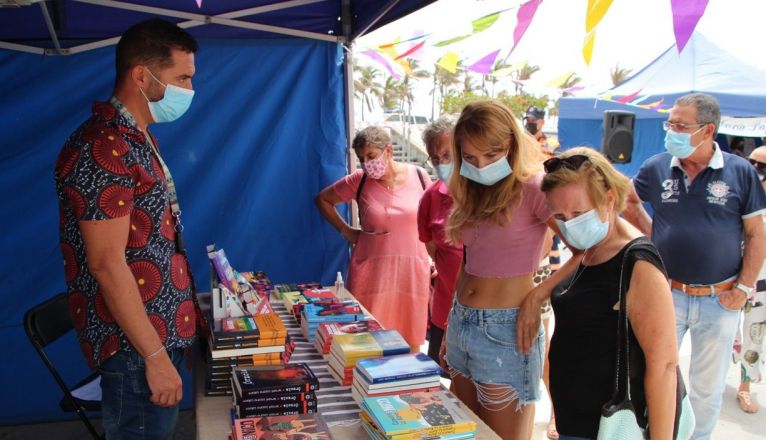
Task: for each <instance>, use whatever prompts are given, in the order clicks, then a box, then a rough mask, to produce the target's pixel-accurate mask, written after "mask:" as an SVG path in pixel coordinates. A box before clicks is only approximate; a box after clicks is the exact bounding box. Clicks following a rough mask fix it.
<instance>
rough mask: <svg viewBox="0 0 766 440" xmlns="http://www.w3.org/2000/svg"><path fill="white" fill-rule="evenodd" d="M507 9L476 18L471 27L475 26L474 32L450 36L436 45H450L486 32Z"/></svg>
mask: <svg viewBox="0 0 766 440" xmlns="http://www.w3.org/2000/svg"><path fill="white" fill-rule="evenodd" d="M505 11H507V9H506V10H503V11H498V12H495V13H492V14H489V15H485V16H483V17H481V18H477V19H476V20H474V21H472V22H471V27H472V28H473V32H471V33H470V34H467V35H461V36H459V37H455V38H450V39H449V40H444V41H440V42H438V43H436V44H434V46H436V47H444V46H448V45H450V44H453V43H457V42H458V41H463V40H465V39H466V38H468V37H471V36H473V35H476V34H478V33H479V32H484V31H486V30H487V29H489V28H490V27H492V25H493V24H495V22H496V21H497V19H498V18H500V13H502V12H505Z"/></svg>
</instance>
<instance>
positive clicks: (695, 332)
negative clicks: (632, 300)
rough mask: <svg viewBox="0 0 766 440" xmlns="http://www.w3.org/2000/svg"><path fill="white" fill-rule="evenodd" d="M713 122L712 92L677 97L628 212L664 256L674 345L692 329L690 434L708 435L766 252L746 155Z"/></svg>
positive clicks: (759, 201)
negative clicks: (729, 149) (724, 145)
mask: <svg viewBox="0 0 766 440" xmlns="http://www.w3.org/2000/svg"><path fill="white" fill-rule="evenodd" d="M719 120H720V109H719V106H718V102H717V101H716V100H715V98H713V97H712V96H709V95H706V94H703V93H692V94H690V95H686V96H683V97H681V98H679V99H678V100H677V101H676V102H675V104H674V106H673V108H672V109H671V111H670V116H669V117H668V120H667V121H666V122H665V123H664V128H665V130H666V131H667V133H666V136H665V148H666V149H667V152H666V153H660V154H657V155H655V156H652V157H651V158H649V159H648V160H647V161H646V162H645V163H644V164H643V165H642V166H641V169H640V170H639V171H638V174H637V175H636V176H635V177H634V179H633V186H634V188H635V191H634V192H633V194H632V195H631V196H630V197H629V200H628V201H629V203H628V205H629V206H628V210H627V211H626V212H625V218H626V219H627V220H629V221H630V222H631V223H633V224H634V225H636V226H637V227H638V228H639V229H641V230H642V232H643V233H644V234H646V235H647V236H650V237H651V238H652V240H653V241H654V243H655V245H656V246H657V249H659V251H660V254H661V255H662V259H663V260H664V262H665V265H666V268H667V271H668V276H669V277H670V284H671V289H672V292H673V302H674V304H675V312H676V332H677V337H678V344H679V346H680V344H681V341H682V339H683V336H684V334H685V333H686V331H687V330H688V331H689V333H690V334H691V338H692V354H691V368H690V372H689V390H690V391H689V394H690V398H691V403H692V407H693V408H694V415H695V416H696V419H697V426H696V428H695V431H694V435H693V436H692V438H693V439H709V438H710V436H711V434H712V432H713V428H714V427H715V424H716V421H717V420H718V415H719V413H720V410H721V398H722V396H723V391H724V388H725V379H726V373H727V371H728V368H729V364H730V353H731V346H732V343H733V341H734V335H735V333H736V330H737V323H738V319H739V311H740V309H741V308H742V306H743V305H744V304H745V301H746V300H747V298H748V296H749V295H750V294H751V292H752V291H753V288H754V286H755V282H756V278H757V276H758V272H759V270H760V267H761V265H762V264H763V260H764V257H766V232H765V231H764V226H763V222H762V220H761V215H760V214H761V213H763V212H764V211H766V195H765V194H764V191H763V189H762V188H761V185H760V181H759V179H758V175H757V174H756V172H755V170H754V169H753V168H752V167H751V166H750V164H749V163H748V162H747V160H745V159H743V158H741V157H737V156H734V155H732V154H729V153H724V152H722V151H721V149H720V147H719V146H718V145H717V144H716V143H715V142H714V139H715V135H716V132H717V130H718V123H719ZM641 201H644V202H647V203H649V204H651V206H652V208H653V210H654V214H653V216H652V218H649V216H648V215H647V213H646V211H644V209H643V207H642V206H641Z"/></svg>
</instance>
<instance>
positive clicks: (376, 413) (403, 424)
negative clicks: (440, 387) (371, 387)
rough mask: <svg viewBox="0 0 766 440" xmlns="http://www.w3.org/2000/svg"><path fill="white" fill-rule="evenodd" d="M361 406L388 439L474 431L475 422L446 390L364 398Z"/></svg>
mask: <svg viewBox="0 0 766 440" xmlns="http://www.w3.org/2000/svg"><path fill="white" fill-rule="evenodd" d="M362 407H363V409H364V411H365V412H367V413H368V414H369V415H370V417H371V419H372V420H373V421H374V423H375V426H377V427H378V428H379V429H380V430H381V431H382V432H384V433H385V434H386V435H387V436H393V435H402V434H410V433H420V434H428V435H445V434H455V433H464V432H472V431H474V432H475V431H476V422H474V421H473V420H472V419H471V418H469V417H468V416H467V415H466V413H465V411H463V409H462V408H460V406H459V403H458V402H457V398H456V397H455V396H454V395H452V394H451V393H449V392H448V391H437V392H435V393H428V392H418V393H410V394H400V395H398V396H376V397H365V398H364V399H363V400H362Z"/></svg>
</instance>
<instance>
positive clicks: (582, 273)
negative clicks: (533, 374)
mask: <svg viewBox="0 0 766 440" xmlns="http://www.w3.org/2000/svg"><path fill="white" fill-rule="evenodd" d="M631 245H634V246H633V248H632V249H631V250H630V252H629V254H628V256H627V259H626V261H625V268H624V273H623V285H624V286H625V287H624V290H623V292H625V291H626V290H627V288H628V286H630V277H631V275H632V273H633V266H634V264H635V262H636V261H637V260H644V261H648V262H650V263H652V264H653V265H654V266H656V267H657V268H658V269H660V270H661V271H662V273H663V274H665V268H664V265H663V263H662V259H661V258H660V255H659V252H658V251H657V249H656V248H655V247H654V245H653V244H652V243H651V241H649V239H648V238H646V237H639V238H636V239H634V240H632V241H631V242H630V243H628V244H627V245H625V247H623V248H622V249H621V250H620V252H618V253H617V255H615V256H614V257H612V258H611V259H609V260H608V261H606V262H604V263H601V264H597V265H594V266H582V265H580V266H579V267H578V269H577V270H576V271H575V273H574V274H573V276H572V277H570V279H568V280H566V281H564V282H562V283H561V284H560V285H559V286H558V287H557V288H556V289H555V290H554V292H553V295H552V296H551V303H552V305H553V312H554V314H555V317H556V327H555V330H554V332H553V337H552V338H551V349H550V354H549V361H550V383H551V390H550V392H551V397H552V400H553V407H554V410H555V413H556V426H557V429H558V431H559V432H560V433H561V434H564V435H570V436H578V437H588V438H594V439H595V438H596V436H597V435H598V423H599V418H600V417H601V407H602V406H603V405H604V404H605V403H607V402H608V401H609V400H610V399H611V398H612V394H613V392H614V379H615V377H614V376H615V374H614V373H615V362H616V356H617V320H618V318H617V317H618V309H617V308H616V307H615V306H617V307H619V304H618V302H619V291H618V285H619V280H620V266H621V265H622V260H623V255H624V254H625V251H626V250H627V249H628V247H630V246H631ZM575 277H576V279H575V281H574V283H573V284H572V285H571V286H570V280H571V279H572V278H575ZM567 288H568V290H567ZM630 355H631V359H630V364H629V365H630V377H631V381H630V390H631V397H632V400H633V405H634V406H635V409H636V415H637V416H638V418H639V424H640V425H641V426H642V427H645V426H646V423H647V419H646V398H645V395H644V370H645V361H644V354H643V352H642V351H641V347H640V346H639V345H638V341H637V340H636V338H635V336H634V335H633V330H632V328H631V329H630Z"/></svg>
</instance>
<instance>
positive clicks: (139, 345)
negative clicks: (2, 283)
mask: <svg viewBox="0 0 766 440" xmlns="http://www.w3.org/2000/svg"><path fill="white" fill-rule="evenodd" d="M197 50H198V46H197V42H196V41H195V40H194V38H193V37H192V36H191V35H190V34H189V33H188V32H186V31H185V30H183V29H181V28H179V27H178V26H176V25H175V24H173V23H170V22H167V21H164V20H160V19H152V20H148V21H144V22H141V23H138V24H136V25H134V26H133V27H131V28H130V29H128V30H127V31H125V33H124V34H123V35H122V37H121V38H120V42H119V43H118V44H117V55H116V58H117V63H116V65H117V72H116V74H117V79H116V81H115V87H114V91H113V93H112V97H111V99H109V102H97V103H95V104H94V105H93V114H92V115H91V116H90V117H89V118H88V120H87V121H85V123H83V124H82V125H81V126H80V128H78V129H77V130H76V131H75V132H74V133H73V134H72V135H71V136H70V137H69V139H68V140H67V142H66V143H65V144H64V147H63V148H62V149H61V153H60V154H59V157H58V161H57V163H56V168H55V172H54V174H55V180H56V190H57V193H58V198H59V204H60V208H61V223H60V235H61V251H62V253H63V256H64V265H65V275H66V281H67V291H68V292H69V307H70V314H71V316H72V322H73V324H74V328H75V330H76V331H77V336H78V340H79V342H80V347H81V348H82V351H83V353H84V354H85V357H86V359H87V361H88V364H89V365H90V366H91V367H93V368H95V367H98V369H99V372H100V373H101V389H102V400H101V408H102V412H101V414H102V416H103V426H104V430H105V431H106V437H107V438H120V439H133V438H141V439H171V438H173V433H174V430H175V424H176V419H177V417H178V403H179V402H180V401H181V398H182V387H181V376H180V375H179V367H180V365H181V361H182V359H183V356H184V349H185V348H187V347H189V346H190V345H191V344H192V342H194V338H195V335H196V329H197V327H196V322H197V321H196V318H197V317H198V314H197V307H196V298H195V294H194V290H193V289H194V286H193V283H192V280H191V273H190V271H189V263H188V261H187V258H186V251H185V249H184V246H183V240H182V239H181V236H180V234H181V233H180V232H179V231H181V223H180V214H181V210H180V208H179V205H178V200H177V197H176V192H175V188H174V185H173V179H172V177H171V175H170V170H169V169H168V168H167V167H166V166H165V162H164V161H163V160H162V156H161V155H160V150H159V146H158V144H157V140H156V139H155V138H154V136H152V134H151V133H150V131H149V125H150V124H154V123H163V122H171V121H173V120H175V119H177V118H179V117H180V116H181V115H183V114H184V112H186V110H187V109H188V108H189V105H191V101H192V97H193V96H194V91H193V89H192V81H191V80H192V77H193V76H194V73H195V64H194V54H195V52H197Z"/></svg>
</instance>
